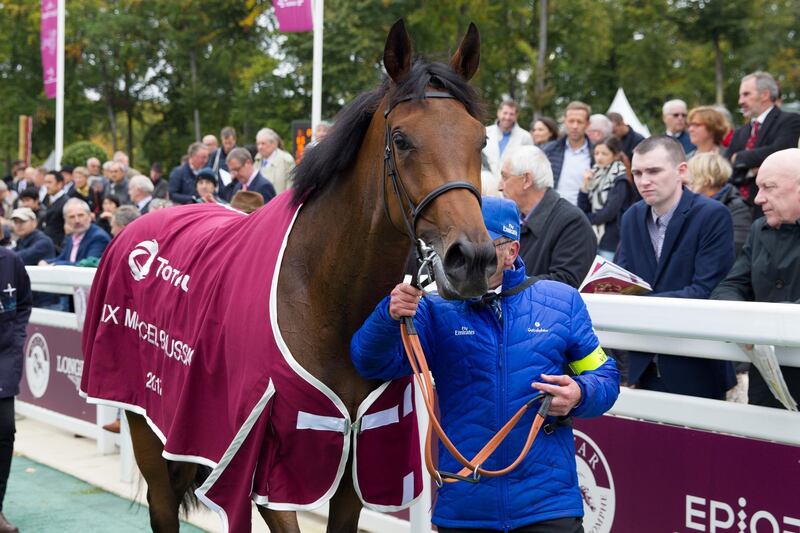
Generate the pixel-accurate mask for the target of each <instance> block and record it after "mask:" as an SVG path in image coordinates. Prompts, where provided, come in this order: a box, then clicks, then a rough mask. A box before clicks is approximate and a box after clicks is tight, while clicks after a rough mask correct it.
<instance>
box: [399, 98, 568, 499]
mask: <svg viewBox="0 0 800 533" xmlns="http://www.w3.org/2000/svg"><path fill="white" fill-rule="evenodd" d="M425 98H426V99H427V98H453V99H455V97H454V96H453V95H451V94H449V93H446V92H442V91H427V92H426V93H425ZM411 100H414V98H413V97H406V98H403V99H401V100H399V101H397V102H395V103H394V104H393V105H387V107H386V111H385V112H384V114H383V116H384V119H385V120H386V133H385V143H384V180H385V179H387V178H389V179H390V180H391V184H392V191H393V193H394V196H395V198H396V199H397V202H398V204H399V205H400V209H401V211H402V212H403V213H404V216H403V221H404V222H405V226H406V227H405V229H406V233H407V234H408V236H409V238H410V239H411V242H412V243H414V252H415V254H416V257H417V265H418V270H416V271H415V272H414V274H413V276H412V285H414V286H415V287H417V288H421V287H420V283H419V277H420V273H421V272H422V270H424V269H425V268H426V266H428V267H429V268H428V270H429V277H430V278H431V279H433V276H434V272H433V269H432V268H430V263H431V262H432V261H433V260H434V256H435V252H434V251H433V250H432V249H431V248H430V247H428V246H427V245H426V244H425V243H424V242H423V241H422V239H417V237H416V226H417V221H418V219H419V218H420V216H421V215H422V213H423V211H424V210H425V209H426V208H427V207H428V206H429V205H431V203H433V201H434V200H435V199H436V198H437V197H439V196H441V195H442V194H444V193H446V192H448V191H451V190H455V189H467V190H468V191H470V192H471V193H472V194H474V195H475V197H476V198H477V199H478V203H479V204H480V203H481V193H480V191H479V190H478V189H477V188H476V187H475V186H474V185H472V184H471V183H469V182H467V181H450V182H447V183H444V184H443V185H440V186H439V187H436V188H435V189H433V190H432V191H431V192H429V193H428V194H427V195H425V197H423V199H422V200H420V201H419V203H416V204H415V203H414V201H413V200H412V199H411V197H410V196H409V194H408V191H407V190H406V188H405V186H404V185H403V182H402V180H401V179H400V173H399V171H398V169H397V164H396V162H395V154H394V150H393V149H392V146H393V142H392V135H391V126H390V125H389V120H388V119H389V114H390V113H391V112H392V110H393V109H394V108H395V107H396V106H397V105H398V104H400V103H403V102H407V101H411ZM385 191H386V187H384V209H385V210H386V214H387V217H388V218H389V221H390V222H392V220H391V216H389V213H388V207H387V202H386V196H385ZM392 224H393V225H394V223H393V222H392ZM400 333H401V338H402V341H403V347H404V349H405V352H406V356H407V358H408V362H409V364H410V365H411V368H412V370H413V372H414V378H415V379H416V381H417V384H418V386H419V388H420V392H421V394H422V398H423V401H424V403H425V409H426V410H427V411H428V417H429V423H428V429H427V432H426V435H425V467H426V468H427V470H428V473H429V474H430V475H431V477H432V478H433V479H434V481H435V482H436V484H437V485H438V486H439V487H441V486H442V485H443V484H444V483H455V482H457V481H468V482H471V483H477V482H478V481H479V480H480V478H481V477H482V476H485V477H498V476H502V475H505V474H508V473H509V472H511V471H512V470H514V469H515V468H516V467H517V466H519V464H520V463H521V462H522V460H523V459H524V458H525V456H526V455H527V454H528V452H529V451H530V449H531V446H533V442H534V441H535V440H536V436H537V435H538V434H539V430H540V429H541V427H542V426H543V425H544V421H545V417H546V416H547V411H549V410H550V404H551V402H552V400H553V397H552V396H550V395H549V394H543V393H539V394H537V395H535V396H534V397H533V398H531V399H530V400H528V402H526V403H525V405H523V406H522V407H521V408H520V409H519V410H517V412H516V413H515V414H514V416H512V417H511V418H510V419H509V420H508V422H506V423H505V425H503V427H502V428H500V430H499V431H498V432H497V433H496V434H495V435H494V436H493V437H492V438H491V439H489V441H488V442H487V443H486V444H485V445H484V447H483V448H482V449H481V450H480V451H479V452H478V453H477V454H476V455H475V456H474V457H473V458H472V459H471V460H467V459H466V458H465V457H464V455H463V454H461V452H459V451H458V449H457V448H456V447H455V445H454V444H453V442H452V441H451V440H450V438H449V437H448V436H447V434H446V433H445V431H444V429H443V428H442V425H441V423H440V422H439V419H438V418H437V417H436V412H435V410H434V401H435V397H434V396H435V394H436V392H435V389H434V386H433V381H432V379H431V373H430V369H429V368H428V362H427V360H426V358H425V353H424V351H423V349H422V345H421V343H420V341H419V336H418V335H417V331H416V328H415V327H414V321H413V319H412V317H403V318H402V321H401V324H400ZM539 400H541V405H540V406H539V409H538V411H537V412H536V416H535V417H534V419H533V422H532V423H531V427H530V430H529V431H528V437H527V439H526V441H525V445H524V446H523V448H522V450H521V451H520V454H519V455H518V456H517V458H516V459H515V460H514V461H513V462H512V463H511V464H510V465H508V466H507V467H505V468H503V469H500V470H486V469H484V468H482V467H481V465H482V464H483V463H484V462H485V461H486V459H488V458H489V456H491V455H492V453H494V451H495V450H496V449H497V448H498V447H499V446H500V444H501V443H502V442H503V441H504V440H505V438H506V437H507V436H508V435H509V433H511V430H512V429H513V428H514V427H515V426H516V425H517V423H518V422H519V420H520V419H521V418H522V416H523V415H524V414H525V413H526V412H527V411H528V409H530V408H531V407H532V406H533V405H534V404H535V403H536V402H537V401H539ZM434 432H435V434H436V437H437V438H438V439H441V441H442V443H443V444H444V446H445V448H447V451H449V452H450V454H451V455H452V456H453V457H454V458H455V459H456V460H457V461H458V462H459V463H460V464H461V465H462V466H463V468H462V469H461V470H460V471H459V472H457V473H453V472H444V471H440V470H438V469H437V468H436V467H435V466H434V464H433V456H432V451H431V441H432V439H433V434H434Z"/></svg>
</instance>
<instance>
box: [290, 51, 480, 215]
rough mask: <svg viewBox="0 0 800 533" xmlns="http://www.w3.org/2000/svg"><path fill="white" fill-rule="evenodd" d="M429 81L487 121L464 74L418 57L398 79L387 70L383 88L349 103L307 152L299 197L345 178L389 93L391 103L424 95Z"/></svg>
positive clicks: (297, 174) (297, 178)
mask: <svg viewBox="0 0 800 533" xmlns="http://www.w3.org/2000/svg"><path fill="white" fill-rule="evenodd" d="M428 87H433V88H435V89H436V90H440V91H446V92H448V93H450V94H451V95H453V96H454V97H455V98H456V99H457V100H458V101H459V102H461V103H462V104H464V107H465V108H466V109H467V112H468V113H469V114H470V115H472V116H473V117H475V118H476V119H477V120H479V121H483V117H484V108H483V104H482V102H481V99H480V97H479V96H478V93H477V91H475V89H473V88H472V87H471V86H470V85H469V84H468V83H467V81H466V80H464V78H462V77H461V76H460V75H459V74H457V73H456V72H454V71H453V70H452V69H450V67H448V66H447V65H445V64H443V63H437V62H428V61H426V60H424V59H421V58H416V59H415V60H414V62H413V64H412V65H411V68H410V69H409V72H408V73H407V74H406V75H405V76H404V77H403V78H402V79H401V80H400V82H399V83H396V84H391V83H390V80H389V78H388V76H386V77H384V79H383V82H382V83H381V85H380V86H379V87H378V88H376V89H374V90H372V91H369V92H365V93H362V94H361V95H359V96H358V97H356V98H355V99H354V100H353V101H352V102H350V103H349V104H348V105H347V106H345V107H344V108H343V109H342V110H341V111H340V112H339V114H338V115H337V116H336V119H335V122H334V125H333V127H332V128H331V131H330V132H329V133H328V135H327V136H326V137H325V139H324V140H323V141H321V142H320V143H319V144H317V145H316V146H314V147H313V148H311V149H309V150H308V151H306V152H305V154H304V155H303V161H302V162H301V163H300V165H298V166H297V168H296V169H295V171H294V179H293V186H292V188H293V190H294V202H295V203H300V202H308V201H310V200H311V199H312V198H313V197H314V196H316V195H317V194H318V193H320V192H321V191H322V190H324V189H325V188H327V187H328V186H330V185H331V184H333V183H336V182H337V181H338V180H340V179H343V176H344V175H345V174H346V172H347V170H348V169H350V167H351V166H352V165H353V164H354V163H355V160H356V156H357V155H358V151H359V150H360V149H361V144H362V143H363V142H364V136H365V135H366V133H367V129H368V128H369V124H370V121H371V120H372V116H373V115H374V114H375V111H376V110H377V109H378V105H379V104H380V102H381V100H382V99H383V97H384V96H386V95H387V93H390V94H388V96H389V103H390V105H393V104H394V103H395V102H398V101H400V100H403V99H406V98H409V97H410V98H414V99H422V98H424V97H425V91H426V89H427V88H428Z"/></svg>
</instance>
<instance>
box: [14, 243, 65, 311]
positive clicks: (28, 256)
mask: <svg viewBox="0 0 800 533" xmlns="http://www.w3.org/2000/svg"><path fill="white" fill-rule="evenodd" d="M14 252H16V254H17V256H18V257H19V258H20V259H22V262H23V263H25V264H26V265H29V266H36V265H38V264H39V261H41V260H42V259H47V258H48V257H53V256H55V255H56V247H55V246H54V245H53V241H52V239H50V237H48V236H47V235H45V234H44V232H42V231H41V230H38V229H35V230H33V231H32V232H31V233H30V234H28V235H26V236H25V237H23V238H21V239H20V240H18V241H17V247H16V248H14ZM56 303H58V296H56V295H55V294H51V293H47V292H38V291H34V292H33V306H34V307H44V306H47V305H53V304H56Z"/></svg>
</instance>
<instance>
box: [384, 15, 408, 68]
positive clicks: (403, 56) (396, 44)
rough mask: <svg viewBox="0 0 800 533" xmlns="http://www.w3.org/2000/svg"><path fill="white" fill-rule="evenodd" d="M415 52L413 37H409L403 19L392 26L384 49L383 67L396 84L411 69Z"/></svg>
mask: <svg viewBox="0 0 800 533" xmlns="http://www.w3.org/2000/svg"><path fill="white" fill-rule="evenodd" d="M413 53H414V50H413V46H412V44H411V37H409V36H408V32H407V31H406V25H405V23H403V19H399V20H398V21H397V22H395V23H394V24H393V25H392V29H391V30H389V35H388V36H387V37H386V47H385V48H384V49H383V66H384V67H386V72H387V74H389V77H390V78H392V79H393V80H394V81H395V82H397V81H398V80H400V78H402V77H403V76H405V75H406V73H407V72H408V71H409V70H410V69H411V56H412V55H413Z"/></svg>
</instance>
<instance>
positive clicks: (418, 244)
mask: <svg viewBox="0 0 800 533" xmlns="http://www.w3.org/2000/svg"><path fill="white" fill-rule="evenodd" d="M424 98H425V99H428V98H452V99H454V100H455V99H456V97H455V96H453V95H452V94H450V93H446V92H443V91H426V92H425V97H424ZM412 100H415V97H413V96H407V97H405V98H402V99H400V100H398V101H397V102H394V104H387V106H386V111H384V113H383V118H384V119H385V121H386V127H385V130H386V133H385V136H384V155H383V176H384V182H385V180H386V178H390V179H391V182H392V190H393V191H394V196H395V198H396V199H397V203H398V204H399V206H400V211H401V212H402V213H403V222H404V223H405V226H406V228H405V230H406V233H407V234H408V237H409V239H411V242H412V243H413V244H414V251H415V253H416V256H417V266H418V267H420V266H421V265H422V264H423V263H425V262H426V261H430V255H431V253H432V251H431V250H430V248H428V247H427V246H426V245H425V243H424V242H423V241H422V240H421V239H417V232H416V229H417V221H418V220H419V218H420V216H422V213H423V212H424V211H425V209H426V208H427V207H428V206H430V205H431V204H432V203H433V201H434V200H436V198H438V197H439V196H441V195H443V194H444V193H446V192H448V191H451V190H453V189H467V190H468V191H470V192H471V193H472V194H474V195H475V197H476V198H477V199H478V205H480V204H481V192H480V191H479V190H478V189H477V187H475V186H474V185H473V184H471V183H469V182H467V181H448V182H447V183H444V184H442V185H440V186H438V187H436V188H435V189H433V190H432V191H431V192H429V193H428V194H426V195H425V196H424V197H423V198H422V200H420V201H419V203H416V204H415V203H414V201H413V200H412V199H411V196H410V195H409V194H408V191H407V190H406V188H405V186H404V185H403V181H402V180H401V179H400V172H399V171H398V170H397V164H396V162H395V153H394V150H393V149H392V145H393V143H392V132H391V127H390V126H389V114H390V113H391V112H392V111H393V110H394V108H395V107H397V106H398V105H399V104H402V103H404V102H409V101H412ZM383 190H384V195H383V197H384V201H383V207H384V210H385V211H386V215H387V217H388V218H389V222H390V223H391V224H392V225H393V226H394V222H393V221H392V217H391V216H390V215H389V208H388V205H387V201H386V185H385V183H384V188H383ZM396 227H397V226H395V228H396ZM412 278H413V280H412V284H413V285H415V286H416V285H417V284H418V271H417V270H416V269H415V270H414V275H413V276H412Z"/></svg>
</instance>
